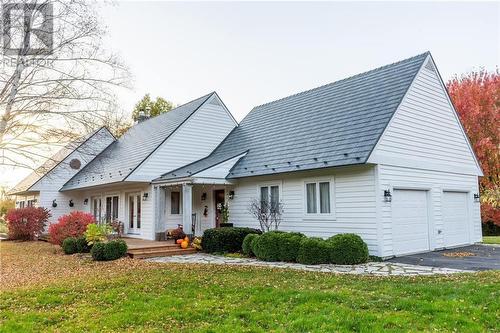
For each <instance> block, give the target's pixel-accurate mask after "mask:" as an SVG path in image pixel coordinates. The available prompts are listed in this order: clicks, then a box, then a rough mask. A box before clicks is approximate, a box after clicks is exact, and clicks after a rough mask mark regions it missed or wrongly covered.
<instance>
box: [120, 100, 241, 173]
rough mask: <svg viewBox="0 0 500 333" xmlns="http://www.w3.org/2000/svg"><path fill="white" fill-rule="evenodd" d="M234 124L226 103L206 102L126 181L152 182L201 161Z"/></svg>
mask: <svg viewBox="0 0 500 333" xmlns="http://www.w3.org/2000/svg"><path fill="white" fill-rule="evenodd" d="M235 126H236V123H235V122H234V120H233V118H232V117H231V115H230V114H229V112H228V111H227V110H226V109H225V108H224V107H223V106H221V105H214V104H211V103H208V102H206V103H205V104H204V105H203V106H201V107H200V109H199V110H198V111H196V112H195V113H194V114H193V115H192V116H191V117H190V118H189V119H188V120H187V121H186V122H185V123H184V124H182V125H181V126H180V128H178V129H177V130H176V131H175V132H174V134H172V136H171V137H170V138H168V139H167V140H166V141H165V142H164V143H163V144H162V145H161V146H160V147H159V148H158V149H157V150H156V151H155V152H154V153H153V154H152V155H151V156H150V157H149V158H148V159H146V161H145V162H143V163H142V164H141V165H140V166H139V167H138V168H137V170H135V171H134V172H133V173H132V174H131V175H130V176H129V177H128V178H127V180H128V181H151V180H152V179H154V178H157V177H159V176H161V175H162V174H164V173H167V172H169V171H172V170H175V169H177V168H180V167H181V166H184V165H186V164H189V163H192V162H194V161H196V160H199V159H201V158H203V157H205V156H207V155H209V154H210V153H211V152H212V151H213V150H214V149H215V147H217V146H218V145H219V143H221V142H222V140H224V138H225V137H226V136H227V135H228V134H229V132H231V130H232V129H233V128H234V127H235ZM137 149H140V147H137Z"/></svg>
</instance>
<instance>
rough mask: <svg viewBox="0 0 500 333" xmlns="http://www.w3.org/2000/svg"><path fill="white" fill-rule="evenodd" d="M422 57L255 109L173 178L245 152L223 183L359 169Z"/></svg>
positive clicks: (423, 58) (397, 104) (414, 74)
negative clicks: (349, 167)
mask: <svg viewBox="0 0 500 333" xmlns="http://www.w3.org/2000/svg"><path fill="white" fill-rule="evenodd" d="M427 55H428V53H424V54H421V55H418V56H415V57H412V58H409V59H406V60H403V61H400V62H397V63H394V64H391V65H387V66H384V67H380V68H378V69H375V70H372V71H369V72H365V73H362V74H358V75H355V76H352V77H350V78H347V79H344V80H341V81H337V82H334V83H331V84H327V85H325V86H321V87H318V88H315V89H312V90H308V91H304V92H301V93H298V94H295V95H292V96H289V97H285V98H282V99H279V100H276V101H274V102H270V103H267V104H263V105H260V106H257V107H255V108H254V109H253V110H252V111H251V112H250V113H249V114H248V115H247V116H246V117H245V118H244V119H243V121H242V122H241V123H240V125H239V126H238V127H237V128H235V129H234V130H233V132H231V133H230V135H229V136H228V137H227V138H226V139H225V140H224V141H223V142H222V143H221V144H220V145H219V147H218V148H217V149H216V150H215V151H214V152H213V153H212V154H211V155H210V156H209V157H207V158H205V159H203V160H200V161H199V163H193V164H191V165H189V166H186V167H183V168H180V169H178V170H176V171H174V172H173V173H175V174H176V176H177V177H186V176H189V173H196V172H198V171H199V170H200V169H203V168H207V166H210V165H215V164H218V163H220V162H221V161H224V160H227V159H228V158H230V157H231V156H236V155H238V154H242V153H243V152H245V151H247V150H248V153H247V154H246V155H245V156H244V157H243V158H241V159H240V160H239V162H238V163H236V165H235V166H234V167H233V168H232V170H231V172H230V174H229V175H228V178H239V177H248V176H256V175H267V174H273V173H280V172H290V171H300V170H309V169H317V168H325V167H333V166H341V165H353V164H361V163H365V162H366V161H367V159H368V156H369V155H370V153H371V151H372V149H373V147H374V146H375V144H376V143H377V141H378V139H379V138H380V136H381V135H382V132H383V131H384V129H385V127H386V126H387V124H388V122H389V121H390V119H391V117H392V115H393V114H394V112H395V111H396V109H397V107H398V106H399V104H400V103H401V100H402V99H403V97H404V95H405V93H406V91H407V90H408V88H409V87H410V85H411V83H412V82H413V79H414V78H415V76H416V74H417V73H418V71H419V69H420V67H421V66H422V64H423V62H424V60H425V59H426V57H427ZM173 173H170V174H167V175H165V178H171V177H172V174H173Z"/></svg>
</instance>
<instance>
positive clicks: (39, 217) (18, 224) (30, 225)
mask: <svg viewBox="0 0 500 333" xmlns="http://www.w3.org/2000/svg"><path fill="white" fill-rule="evenodd" d="M5 218H6V220H7V227H8V229H9V233H8V236H9V239H19V240H34V239H36V238H37V237H39V236H40V235H41V234H42V232H43V228H44V227H45V225H46V224H47V222H48V221H49V218H50V213H49V211H48V210H47V209H45V208H42V207H25V208H15V209H11V210H9V211H8V212H7V214H6V216H5Z"/></svg>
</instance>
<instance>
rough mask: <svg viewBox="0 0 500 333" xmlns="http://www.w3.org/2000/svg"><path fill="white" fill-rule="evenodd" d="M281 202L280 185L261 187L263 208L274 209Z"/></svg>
mask: <svg viewBox="0 0 500 333" xmlns="http://www.w3.org/2000/svg"><path fill="white" fill-rule="evenodd" d="M279 202H280V188H279V186H278V185H271V186H261V187H260V205H261V208H264V207H270V208H271V209H274V208H276V207H277V206H278V204H279Z"/></svg>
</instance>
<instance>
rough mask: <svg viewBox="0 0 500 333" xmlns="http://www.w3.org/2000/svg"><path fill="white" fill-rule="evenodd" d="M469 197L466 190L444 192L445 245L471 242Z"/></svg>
mask: <svg viewBox="0 0 500 333" xmlns="http://www.w3.org/2000/svg"><path fill="white" fill-rule="evenodd" d="M468 220H469V214H468V197H467V193H465V192H443V234H444V235H443V237H444V245H445V246H447V247H448V246H457V245H463V244H468V243H469V228H468V225H469V224H468Z"/></svg>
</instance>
